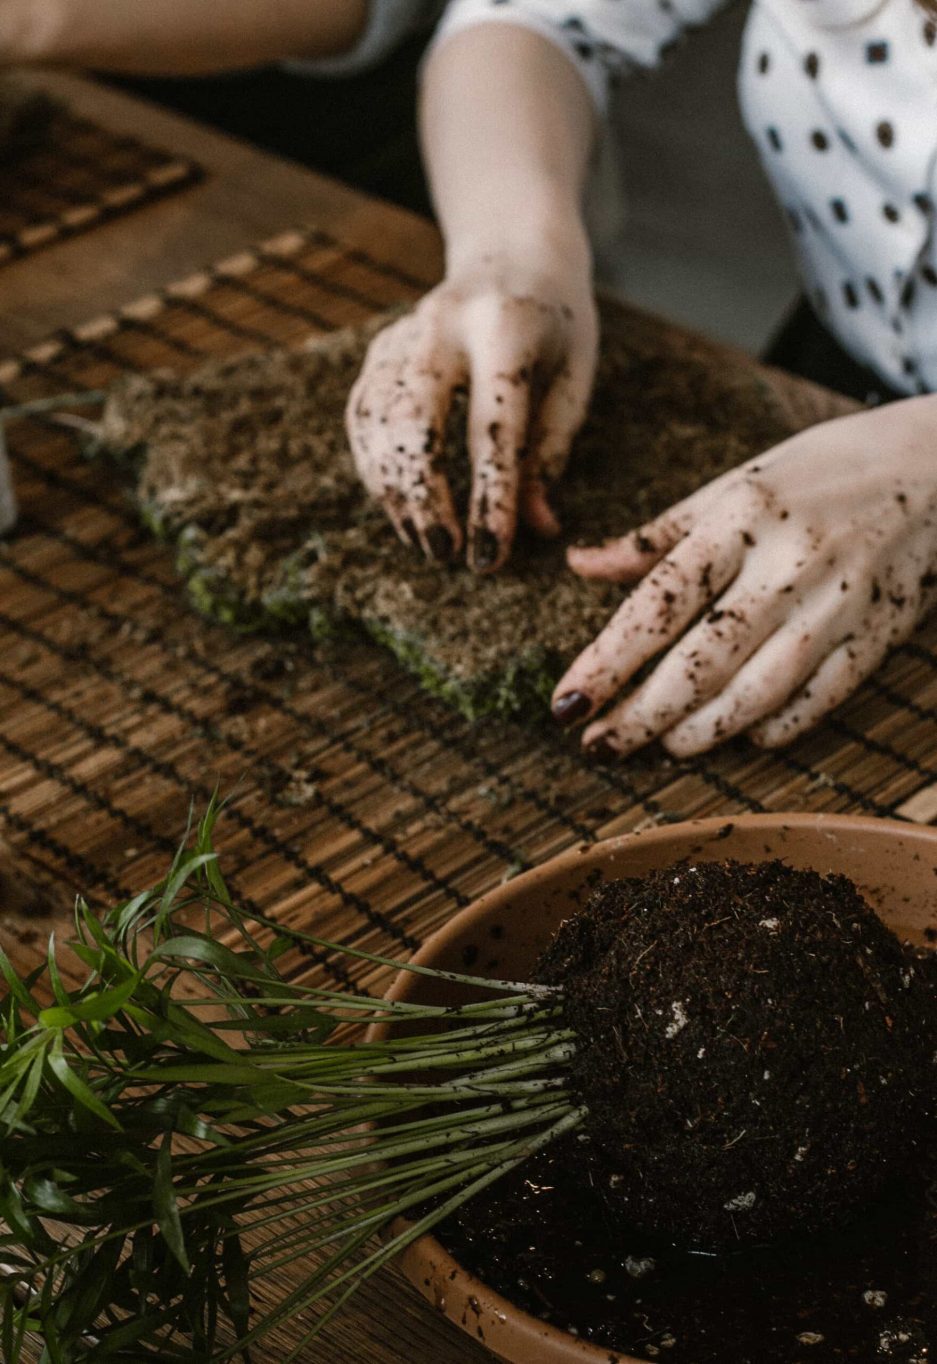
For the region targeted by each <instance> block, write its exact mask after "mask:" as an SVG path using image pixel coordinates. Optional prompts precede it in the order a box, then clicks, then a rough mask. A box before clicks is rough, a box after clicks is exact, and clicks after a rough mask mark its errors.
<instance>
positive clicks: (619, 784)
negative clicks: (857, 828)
mask: <svg viewBox="0 0 937 1364" xmlns="http://www.w3.org/2000/svg"><path fill="white" fill-rule="evenodd" d="M328 241H329V244H330V245H333V246H336V247H337V245H338V244H337V243H334V241H333V240H332V239H328ZM338 249H341V248H338ZM346 254H347V253H346ZM357 255H358V257H359V258H361V259H367V261H368V263H371V264H375V262H374V261H373V260H372V258H370V257H367V255H366V253H361V252H358V253H357ZM381 264H382V263H380V262H377V263H376V265H377V267H378V268H379V269H380V267H381ZM169 297H170V299H171V301H172V302H173V303H180V302H181V303H186V302H189V300H180V299H177V298H176V297H175V296H172V295H170V296H169ZM373 302H374V306H379V305H378V304H377V302H376V301H373ZM200 306H201V307H202V308H204V305H200ZM205 311H207V312H208V313H209V315H210V317H211V318H212V319H213V320H215V315H214V314H213V312H212V310H209V309H205ZM217 322H218V324H219V325H221V326H222V327H224V326H227V327H228V330H233V327H232V326H230V325H229V324H228V320H227V319H226V318H224V317H222V316H219V317H217ZM257 335H258V336H260V337H261V339H262V340H263V342H264V344H267V345H269V344H270V343H271V342H272V341H273V338H272V337H270V336H269V334H267V335H266V336H264V335H263V334H261V333H259V332H258V333H257ZM79 344H80V343H79ZM107 358H108V361H109V363H117V364H120V361H119V360H117V361H115V360H114V358H113V352H111V353H110V354H109V355H108V357H107ZM341 680H342V681H343V682H344V683H345V684H346V685H348V679H347V678H345V677H342V678H341ZM382 700H383V701H384V703H385V704H387V705H389V707H390V708H391V709H392V710H394V712H395V713H397V714H400V713H401V712H400V711H399V709H398V708H397V707H396V706H395V705H394V703H393V701H392V700H388V698H387V697H386V695H385V696H384V697H382ZM476 753H477V749H476ZM478 756H479V757H480V755H478ZM776 756H777V755H776ZM781 760H782V761H786V759H785V758H783V757H782V759H781ZM787 765H788V766H790V763H788V764H787ZM488 770H489V774H491V775H496V772H495V769H494V768H493V766H491V765H489V769H488ZM794 770H798V769H796V768H795V769H794ZM806 774H807V775H810V776H812V777H816V776H818V775H819V774H817V773H816V772H814V771H812V770H811V769H809V768H807V769H806ZM697 775H698V776H700V777H701V778H702V779H703V780H704V781H706V782H707V783H708V784H709V785H711V786H712V787H713V788H714V789H715V790H717V791H719V793H720V794H721V795H728V796H729V797H730V799H733V800H735V801H736V802H737V803H738V804H741V805H742V806H743V807H744V806H746V805H748V806H749V807H750V808H753V804H752V800H751V798H749V797H747V796H745V795H744V793H742V792H741V791H739V788H737V787H735V786H733V785H732V783H730V782H729V781H728V779H726V778H722V777H717V775H716V774H713V773H710V771H709V769H708V768H706V767H705V766H701V767H700V768H699V769H698V771H697ZM602 780H603V781H604V782H605V784H606V786H607V787H608V788H609V789H617V790H618V791H619V793H621V794H625V795H627V796H629V798H631V799H632V800H634V801H636V802H637V803H639V804H640V805H641V806H642V808H643V809H645V810H646V812H647V813H648V814H649V815H650V816H651V817H652V818H659V817H660V816H661V815H662V814H663V811H662V808H661V806H660V805H659V804H658V803H657V802H656V801H653V798H652V797H645V796H643V795H640V794H639V793H638V791H637V788H635V787H634V786H633V784H631V783H629V782H625V781H624V779H622V778H621V777H620V776H618V777H616V776H612V774H611V773H610V772H608V771H605V772H603V773H602ZM664 784H669V778H668V779H667V782H666V783H664ZM838 789H840V792H841V794H851V795H852V797H853V798H854V799H856V801H857V802H858V803H859V804H860V805H861V804H863V803H864V802H865V801H866V797H864V796H861V795H860V794H859V793H858V792H855V791H852V789H851V788H850V787H848V786H847V785H846V783H840V787H839V788H838ZM755 806H756V807H757V802H755ZM541 812H542V813H544V811H543V810H541ZM550 813H551V814H552V816H553V817H554V818H556V817H557V812H556V811H555V810H551V811H550ZM576 832H577V836H580V837H586V838H592V837H594V831H593V830H591V829H590V828H589V827H588V826H584V825H581V824H580V825H579V826H578V828H577V830H576Z"/></svg>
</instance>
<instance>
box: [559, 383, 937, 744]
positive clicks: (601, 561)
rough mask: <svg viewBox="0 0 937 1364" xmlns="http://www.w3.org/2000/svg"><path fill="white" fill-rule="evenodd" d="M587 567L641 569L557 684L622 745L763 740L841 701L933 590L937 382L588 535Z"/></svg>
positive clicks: (626, 576) (624, 577)
mask: <svg viewBox="0 0 937 1364" xmlns="http://www.w3.org/2000/svg"><path fill="white" fill-rule="evenodd" d="M568 559H569V563H570V566H571V567H572V568H573V570H574V571H575V572H577V573H580V574H582V575H583V576H584V577H595V578H608V579H611V580H614V581H621V582H634V581H638V580H640V583H639V585H638V586H637V587H636V588H635V589H634V591H633V592H632V593H631V594H630V595H629V596H628V597H627V598H626V599H625V601H624V602H623V604H622V605H621V607H620V608H619V609H618V611H617V612H616V614H615V615H614V616H613V617H612V619H611V621H610V622H609V624H608V625H607V626H606V627H605V629H604V630H603V631H602V633H601V634H600V635H599V636H598V638H597V639H596V640H595V641H594V642H593V643H592V644H590V645H589V647H588V648H587V649H585V650H583V652H582V653H581V654H580V655H579V657H578V658H577V659H576V661H575V663H573V665H572V667H571V668H570V669H569V670H568V671H567V673H566V675H565V676H564V677H563V679H562V681H561V682H560V683H559V685H558V687H557V688H556V691H555V693H554V700H553V712H554V715H555V716H556V718H557V719H558V720H560V721H561V722H562V723H571V722H572V721H574V720H579V719H585V718H586V717H588V716H593V715H595V714H596V712H598V711H599V710H600V709H601V707H602V706H604V705H605V703H606V702H609V701H613V699H614V698H616V697H617V695H618V693H619V692H620V690H621V688H622V687H623V686H624V685H625V684H626V683H627V682H628V681H629V679H630V678H631V677H632V676H633V675H634V674H635V673H636V672H637V670H638V669H639V668H640V667H641V666H642V664H644V663H647V662H648V661H649V660H650V659H652V658H654V657H655V655H657V654H658V653H660V652H661V651H662V650H665V649H666V650H667V652H666V653H665V654H664V656H663V658H661V660H660V661H659V662H658V664H657V666H656V667H655V668H654V670H653V672H651V674H650V676H649V677H647V679H646V680H645V681H643V682H642V683H641V684H640V685H639V686H638V687H637V688H636V689H635V690H633V691H632V692H631V693H630V695H628V696H627V697H625V698H624V699H623V700H617V701H616V702H615V704H613V705H612V707H611V708H610V709H609V710H607V711H606V712H605V713H604V714H603V715H602V716H601V717H599V718H597V719H595V720H593V721H592V723H591V724H589V725H588V727H587V728H586V730H585V733H584V735H583V742H584V744H585V746H586V747H587V748H589V749H598V750H599V751H601V752H611V753H614V754H615V755H622V754H626V753H630V752H632V751H633V750H634V749H636V748H640V747H641V746H642V745H643V744H646V743H648V742H649V741H651V740H653V739H656V738H660V739H661V740H662V742H663V744H664V746H665V747H666V748H667V749H668V750H669V751H670V752H671V753H673V754H675V755H676V756H678V757H685V756H689V755H691V754H695V753H703V752H705V751H706V750H707V749H709V748H711V747H713V745H715V744H717V743H719V742H721V741H722V740H723V739H727V738H729V737H730V736H732V735H734V734H739V733H742V732H743V731H747V732H748V733H749V734H750V736H751V738H752V739H753V740H754V741H755V743H757V744H760V745H762V746H764V747H766V748H771V747H776V746H778V745H781V744H784V743H787V742H788V741H789V740H791V739H794V738H795V737H796V736H797V735H799V734H801V733H803V732H804V731H805V730H807V729H809V728H810V727H811V726H812V725H813V724H815V723H816V722H817V721H818V720H819V719H820V718H821V717H822V716H823V715H825V714H826V712H827V711H829V710H831V709H832V708H833V707H834V706H836V705H838V704H839V702H840V701H842V700H844V698H845V697H847V696H849V695H850V693H851V692H852V691H854V690H855V688H856V687H858V685H859V684H860V682H862V681H863V680H864V679H865V678H866V677H868V675H869V674H870V673H871V672H873V671H874V669H875V668H877V667H878V665H879V664H880V663H881V661H882V659H883V658H884V657H885V654H886V653H887V652H888V650H889V649H890V648H892V647H893V646H894V645H895V644H898V643H900V642H901V641H902V640H904V639H906V638H907V636H908V635H909V634H910V633H911V630H912V629H913V627H914V625H915V624H916V622H917V621H918V620H920V619H921V617H922V616H923V615H924V614H925V613H926V612H927V611H928V610H929V608H930V607H931V605H932V604H933V602H934V599H935V593H937V572H935V570H937V397H934V396H929V397H923V398H909V399H907V400H905V401H902V402H899V403H895V404H892V405H890V406H887V407H883V408H879V409H877V410H876V411H873V412H862V413H857V414H855V415H852V416H848V417H841V418H838V419H837V420H835V421H831V422H826V423H824V424H823V425H821V426H815V427H813V428H811V429H810V430H808V431H805V432H802V433H801V434H800V435H797V436H795V437H793V438H792V439H791V440H787V441H784V442H783V444H781V445H778V446H776V447H775V448H774V449H773V450H771V451H769V452H768V453H767V454H765V455H763V456H759V457H758V458H756V459H753V460H750V461H749V462H748V463H747V464H744V465H742V466H741V467H740V468H739V469H736V470H732V471H731V472H729V473H728V474H725V475H723V476H722V477H721V478H718V479H716V480H714V481H713V482H712V483H710V484H708V485H706V486H705V487H704V488H701V489H700V490H699V491H698V492H697V493H694V494H693V496H692V497H689V498H687V499H686V500H685V501H684V502H681V503H679V504H678V505H677V506H675V507H673V508H672V509H671V510H670V511H668V512H666V513H665V514H664V515H663V516H661V517H659V518H658V519H657V520H656V521H653V522H651V523H649V524H648V525H646V526H644V527H642V528H641V529H640V530H637V531H634V532H632V533H631V534H630V535H626V536H625V537H624V538H622V539H620V540H615V541H612V542H610V543H608V544H606V545H604V546H602V547H601V548H595V549H571V550H570V551H569V554H568Z"/></svg>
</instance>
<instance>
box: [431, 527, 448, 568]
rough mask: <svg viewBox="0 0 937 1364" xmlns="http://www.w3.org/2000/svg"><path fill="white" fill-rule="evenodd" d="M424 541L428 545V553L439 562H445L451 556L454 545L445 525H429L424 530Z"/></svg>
mask: <svg viewBox="0 0 937 1364" xmlns="http://www.w3.org/2000/svg"><path fill="white" fill-rule="evenodd" d="M426 543H427V544H428V545H429V552H430V554H432V556H433V558H434V559H436V560H438V562H439V563H441V564H447V563H448V562H449V560H450V559H451V558H452V551H453V549H454V548H455V546H454V545H453V543H452V536H451V535H450V534H449V532H448V531H447V530H446V527H445V526H430V528H429V530H428V531H427V532H426Z"/></svg>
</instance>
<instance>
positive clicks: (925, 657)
mask: <svg viewBox="0 0 937 1364" xmlns="http://www.w3.org/2000/svg"><path fill="white" fill-rule="evenodd" d="M893 652H894V653H896V654H907V655H908V657H909V658H916V659H917V661H918V662H919V663H926V664H927V666H928V667H929V668H931V669H932V670H933V671H937V654H935V653H934V651H933V649H928V648H927V646H926V645H925V644H919V643H918V641H917V640H912V639H907V640H905V642H904V644H899V645H897V647H896V648H895V649H894V650H893Z"/></svg>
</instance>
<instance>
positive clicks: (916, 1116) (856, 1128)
mask: <svg viewBox="0 0 937 1364" xmlns="http://www.w3.org/2000/svg"><path fill="white" fill-rule="evenodd" d="M538 974H539V979H541V980H543V981H546V982H550V983H561V984H562V985H563V987H564V997H565V1006H564V1008H565V1014H566V1019H567V1022H568V1024H569V1026H570V1027H571V1028H572V1029H573V1031H574V1033H575V1034H576V1038H577V1052H576V1056H575V1058H574V1060H573V1062H572V1070H571V1073H572V1083H573V1087H574V1089H575V1090H576V1091H577V1092H578V1094H579V1096H580V1097H581V1098H582V1100H583V1101H584V1102H585V1103H586V1105H587V1106H588V1109H589V1115H590V1116H589V1122H588V1130H589V1133H590V1135H591V1141H590V1142H589V1144H588V1146H587V1147H586V1148H584V1149H585V1152H586V1159H587V1160H588V1161H589V1162H590V1174H591V1177H592V1179H593V1181H594V1182H595V1183H596V1184H597V1185H598V1186H599V1187H601V1188H602V1189H603V1190H604V1193H605V1196H606V1197H607V1199H608V1200H609V1201H610V1202H611V1203H612V1204H613V1206H614V1208H615V1209H616V1211H618V1212H620V1214H621V1216H622V1217H623V1218H625V1219H627V1220H628V1221H629V1222H630V1223H632V1224H636V1225H638V1226H640V1227H643V1228H645V1229H646V1230H648V1231H650V1232H656V1233H659V1234H661V1235H663V1236H665V1237H667V1238H668V1239H670V1240H673V1241H675V1242H677V1243H679V1244H682V1245H689V1246H695V1247H699V1248H706V1249H718V1248H721V1247H725V1246H727V1245H732V1244H736V1243H738V1242H752V1241H765V1240H769V1239H773V1238H775V1237H777V1236H779V1235H782V1234H784V1233H787V1232H791V1231H795V1230H797V1231H808V1232H809V1231H812V1230H819V1229H820V1228H824V1227H827V1226H829V1225H830V1224H832V1223H834V1222H835V1221H838V1220H840V1219H842V1218H843V1217H844V1216H846V1215H847V1214H848V1213H849V1212H850V1211H851V1210H853V1209H855V1208H857V1207H859V1206H860V1205H862V1204H863V1203H865V1202H867V1201H869V1200H871V1199H872V1198H873V1197H874V1196H875V1194H876V1193H877V1192H878V1191H879V1190H880V1189H881V1188H882V1187H883V1185H884V1184H885V1182H886V1180H887V1179H888V1177H889V1176H890V1175H891V1174H893V1173H894V1172H895V1171H896V1169H897V1168H898V1167H899V1166H900V1165H901V1163H902V1162H903V1161H906V1160H907V1159H908V1158H909V1157H910V1156H911V1155H912V1154H913V1153H914V1150H915V1148H916V1147H917V1146H919V1145H921V1144H922V1143H923V1139H924V1134H925V1129H926V1125H927V1123H928V1121H929V1120H930V1117H931V1115H932V1112H933V1109H934V1106H935V1097H937V1096H935V1089H937V1085H935V1074H937V1071H935V1062H934V1052H935V1046H937V1018H935V1006H934V990H933V987H932V984H931V983H929V982H928V981H927V980H926V979H925V975H924V972H923V970H922V969H921V968H920V965H919V964H918V963H916V962H915V961H914V959H913V958H912V957H911V955H910V954H909V953H907V952H906V951H905V950H904V949H903V948H902V946H901V944H900V943H899V942H898V940H897V939H896V938H895V937H894V935H893V934H892V933H891V932H890V931H889V930H888V929H887V928H886V927H885V926H884V924H883V923H882V922H881V920H880V919H879V918H878V917H877V915H876V914H875V913H874V911H873V910H872V909H871V908H870V907H869V906H868V905H867V904H866V903H865V901H864V900H863V899H862V897H861V896H860V895H859V893H858V891H857V890H856V888H855V887H854V886H853V885H852V883H851V882H850V881H849V880H847V879H846V878H845V877H842V876H820V875H818V874H816V873H814V872H807V871H796V870H794V869H792V868H790V867H788V866H787V865H785V864H784V863H781V862H777V861H775V862H766V863H761V864H758V865H747V864H742V863H735V862H722V863H712V862H711V863H701V864H699V865H691V864H686V863H684V864H680V865H677V866H674V867H670V868H667V869H665V870H660V871H656V872H653V873H651V874H650V875H648V876H646V877H643V878H641V879H627V880H619V881H614V882H610V883H608V884H607V885H604V886H602V887H601V888H599V889H598V890H597V891H596V892H595V894H594V895H593V897H592V899H591V900H590V902H589V904H588V905H587V906H586V908H585V909H584V910H582V911H581V912H580V913H578V914H577V915H575V916H574V917H573V918H571V919H568V920H567V921H566V922H565V923H564V924H563V925H562V926H561V927H560V930H559V932H558V933H557V935H556V937H555V939H554V941H553V942H552V944H551V946H550V947H549V948H548V950H547V952H546V953H545V954H544V956H543V958H542V959H541V963H540V968H539V973H538Z"/></svg>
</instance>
